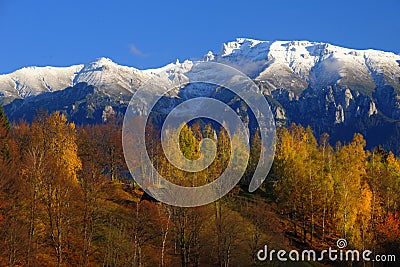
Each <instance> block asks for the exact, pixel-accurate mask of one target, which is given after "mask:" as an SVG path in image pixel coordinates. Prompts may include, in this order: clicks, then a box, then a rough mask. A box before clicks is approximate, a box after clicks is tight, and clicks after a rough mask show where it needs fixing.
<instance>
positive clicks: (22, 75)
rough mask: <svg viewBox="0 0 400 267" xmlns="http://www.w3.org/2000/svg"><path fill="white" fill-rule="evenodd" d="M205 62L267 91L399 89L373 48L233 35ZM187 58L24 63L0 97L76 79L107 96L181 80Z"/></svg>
mask: <svg viewBox="0 0 400 267" xmlns="http://www.w3.org/2000/svg"><path fill="white" fill-rule="evenodd" d="M204 60H206V61H214V62H220V63H225V64H229V65H231V66H233V67H235V68H238V69H239V70H241V71H243V72H244V73H246V74H248V75H249V76H250V77H251V78H253V79H255V80H258V81H262V82H263V83H264V84H265V85H266V87H268V89H269V90H274V89H282V88H284V89H287V90H290V91H292V92H294V93H295V94H297V95H299V94H301V92H302V91H304V90H305V89H306V88H313V89H315V90H318V89H321V88H325V87H327V86H331V85H333V84H338V85H342V86H344V87H350V88H353V89H356V90H359V91H361V92H362V93H365V94H371V92H372V91H373V90H374V89H375V88H376V87H378V86H384V85H390V86H392V87H393V88H394V90H395V91H397V92H400V81H399V77H400V66H399V64H400V55H396V54H394V53H390V52H382V51H376V50H355V49H348V48H342V47H339V46H334V45H331V44H326V43H320V42H309V41H259V40H254V39H247V38H238V39H236V40H235V41H232V42H228V43H226V44H223V46H222V50H221V51H220V52H219V53H213V52H209V53H208V54H207V55H205V56H204ZM191 64H192V62H191V61H185V62H183V63H180V62H179V61H177V62H176V63H171V64H168V65H166V66H164V67H161V68H158V69H149V70H138V69H136V68H133V67H127V66H120V65H118V64H116V63H114V62H112V61H111V60H110V59H107V58H100V59H98V60H96V61H94V62H90V63H88V64H85V65H75V66H71V67H65V68H56V67H28V68H23V69H20V70H17V71H15V72H13V73H11V74H4V75H0V101H1V102H3V104H7V103H9V102H10V101H12V100H13V99H16V98H22V99H23V98H26V97H28V96H32V95H38V94H40V93H43V92H53V91H58V90H62V89H64V88H66V87H69V86H74V85H75V84H77V83H79V82H86V83H88V84H89V85H94V86H96V87H97V88H100V89H101V90H102V91H103V92H104V93H106V94H109V95H115V94H132V93H133V92H134V91H135V90H136V88H138V86H140V84H142V83H143V82H145V81H146V80H148V79H149V78H150V77H152V76H154V75H157V76H158V77H160V79H158V81H162V83H165V84H164V86H170V85H174V84H178V83H179V82H180V81H187V80H188V77H187V76H186V73H188V72H189V71H190V69H191Z"/></svg>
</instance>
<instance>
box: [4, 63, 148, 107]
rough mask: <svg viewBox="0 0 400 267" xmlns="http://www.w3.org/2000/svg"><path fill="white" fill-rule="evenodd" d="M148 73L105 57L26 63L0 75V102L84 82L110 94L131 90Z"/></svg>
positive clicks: (5, 102) (130, 92) (131, 91)
mask: <svg viewBox="0 0 400 267" xmlns="http://www.w3.org/2000/svg"><path fill="white" fill-rule="evenodd" d="M148 78H149V75H148V74H146V73H145V72H143V71H141V70H138V69H135V68H133V67H126V66H120V65H118V64H116V63H114V62H112V61H111V60H110V59H108V58H99V59H97V60H96V61H93V62H90V63H88V64H85V65H83V64H82V65H74V66H70V67H27V68H22V69H20V70H17V71H15V72H13V73H10V74H3V75H0V99H3V100H2V101H0V102H3V104H7V103H9V102H11V101H12V100H14V99H18V98H22V99H24V98H26V97H29V96H35V95H39V94H41V93H43V92H54V91H59V90H63V89H65V88H67V87H71V86H74V85H76V84H77V83H80V82H86V83H87V84H89V85H93V86H96V87H99V88H103V89H104V90H105V91H107V92H108V93H110V94H113V93H119V92H121V91H125V92H127V93H129V94H132V93H133V91H134V88H137V87H138V86H139V85H140V84H141V83H142V82H143V81H145V80H147V79H148Z"/></svg>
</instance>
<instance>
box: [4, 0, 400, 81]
mask: <svg viewBox="0 0 400 267" xmlns="http://www.w3.org/2000/svg"><path fill="white" fill-rule="evenodd" d="M399 15H400V1H398V0H381V1H365V0H364V1H358V0H346V1H342V0H340V1H298V0H297V1H294V0H293V1H292V0H286V1H274V0H264V1H262V0H259V1H252V0H247V1H221V0H214V1H209V0H199V1H174V0H170V1H165V0H164V1H152V0H147V1H134V0H129V1H102V0H97V1H85V0H81V1H75V0H69V1H61V0H60V1H54V0H52V1H50V0H45V1H40V0H37V1H32V0H21V1H17V0H0V36H1V38H0V73H8V72H11V71H14V70H16V69H18V68H21V67H23V66H31V65H36V66H46V65H54V66H68V65H72V64H78V63H86V62H90V61H92V60H94V59H96V58H98V57H102V56H104V57H109V58H111V59H112V60H114V61H115V62H117V63H119V64H124V65H129V66H134V67H137V68H141V69H142V68H150V67H159V66H163V65H165V64H167V63H170V62H172V61H175V60H176V59H177V58H178V59H180V60H184V59H186V58H200V57H202V55H204V54H205V53H207V52H208V50H212V51H219V50H220V47H221V44H222V43H223V42H227V41H230V40H233V39H235V38H236V37H250V38H255V39H262V40H299V39H301V40H311V41H324V42H329V43H333V44H336V45H341V46H345V47H351V48H359V49H367V48H375V49H380V50H385V51H393V52H395V53H400V45H399V44H400V17H399Z"/></svg>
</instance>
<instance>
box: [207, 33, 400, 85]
mask: <svg viewBox="0 0 400 267" xmlns="http://www.w3.org/2000/svg"><path fill="white" fill-rule="evenodd" d="M204 58H205V60H212V61H217V62H221V63H226V64H230V65H232V66H234V67H236V68H239V69H240V70H242V71H243V72H244V73H246V74H248V75H250V77H252V78H254V79H255V80H262V81H267V82H269V83H270V85H271V86H272V87H275V88H287V89H293V90H296V89H297V90H298V89H299V86H300V87H301V86H303V87H304V88H306V87H307V86H308V85H310V86H311V87H313V88H317V89H318V88H321V87H326V86H329V85H332V84H334V83H339V84H342V85H344V86H352V85H354V84H358V85H359V84H361V85H363V86H365V87H366V88H369V89H370V90H373V89H374V87H375V86H376V85H383V84H388V85H391V86H393V87H394V88H397V89H399V90H400V84H399V77H400V66H399V65H400V56H399V55H396V54H394V53H390V52H383V51H377V50H356V49H349V48H342V47H339V46H334V45H331V44H326V43H319V42H309V41H275V42H270V41H259V40H253V39H246V38H238V39H236V41H233V42H229V43H227V44H223V46H222V50H221V52H220V53H218V54H214V53H212V52H209V53H208V54H207V55H206V56H205V57H204ZM304 88H303V89H304Z"/></svg>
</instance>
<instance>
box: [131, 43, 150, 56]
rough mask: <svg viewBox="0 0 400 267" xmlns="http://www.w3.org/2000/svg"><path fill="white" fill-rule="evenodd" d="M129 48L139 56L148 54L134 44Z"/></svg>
mask: <svg viewBox="0 0 400 267" xmlns="http://www.w3.org/2000/svg"><path fill="white" fill-rule="evenodd" d="M129 50H130V52H131V53H132V54H134V55H136V56H139V57H145V56H147V54H145V53H143V52H142V51H141V50H139V48H137V47H136V45H134V44H130V46H129Z"/></svg>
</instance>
